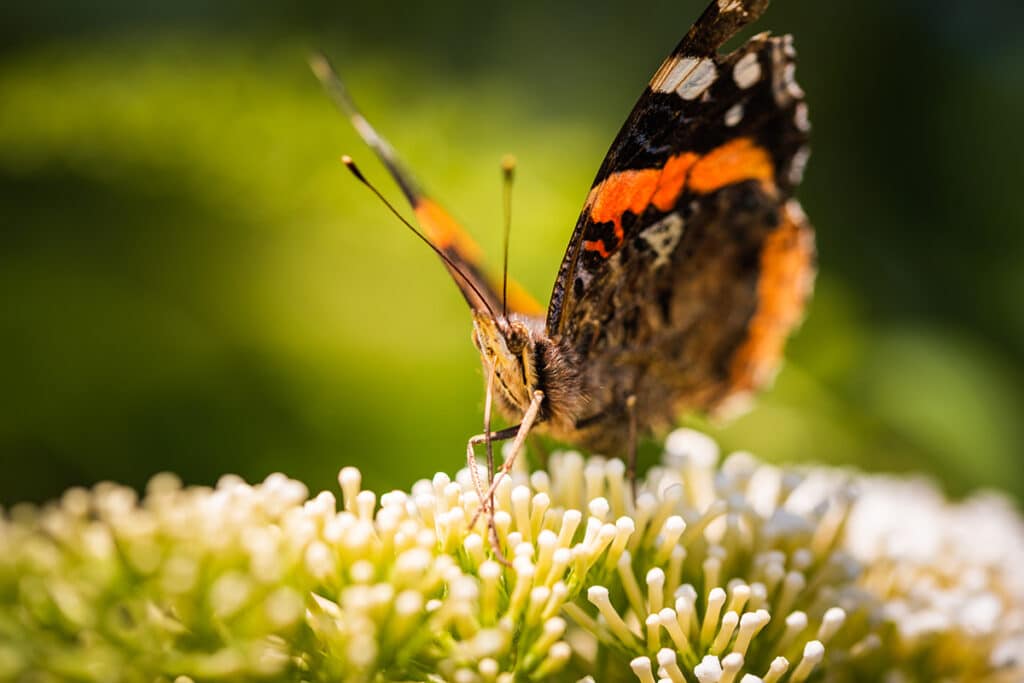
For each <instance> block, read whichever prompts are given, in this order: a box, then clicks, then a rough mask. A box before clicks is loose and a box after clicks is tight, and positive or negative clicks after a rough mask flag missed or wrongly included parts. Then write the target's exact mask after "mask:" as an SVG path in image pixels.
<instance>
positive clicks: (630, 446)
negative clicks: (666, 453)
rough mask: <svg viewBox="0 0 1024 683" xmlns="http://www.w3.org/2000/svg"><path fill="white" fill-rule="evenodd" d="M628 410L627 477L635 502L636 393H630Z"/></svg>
mask: <svg viewBox="0 0 1024 683" xmlns="http://www.w3.org/2000/svg"><path fill="white" fill-rule="evenodd" d="M626 412H628V413H629V432H628V436H627V439H628V440H627V442H626V478H627V479H628V480H629V488H630V491H631V492H632V494H633V502H634V503H635V502H636V450H637V443H636V395H635V394H630V395H629V396H628V397H627V398H626Z"/></svg>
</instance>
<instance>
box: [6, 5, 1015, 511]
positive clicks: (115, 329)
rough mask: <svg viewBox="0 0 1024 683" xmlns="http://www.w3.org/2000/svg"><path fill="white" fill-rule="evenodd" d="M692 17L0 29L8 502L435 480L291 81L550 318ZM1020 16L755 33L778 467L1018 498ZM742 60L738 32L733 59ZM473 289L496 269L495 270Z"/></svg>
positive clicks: (634, 14) (781, 10)
mask: <svg viewBox="0 0 1024 683" xmlns="http://www.w3.org/2000/svg"><path fill="white" fill-rule="evenodd" d="M701 9H702V3H701V2H699V1H687V2H683V1H678V0H674V1H669V0H650V1H648V2H643V3H637V2H632V3H616V2H610V1H602V2H593V1H584V0H574V1H572V2H561V3H557V4H556V3H542V2H535V1H530V2H520V3H504V4H501V5H494V6H491V7H488V8H486V9H483V8H482V7H481V6H480V5H479V4H478V3H476V2H469V1H468V0H462V1H460V2H448V3H444V4H437V3H424V4H422V5H421V4H418V3H408V4H406V3H396V2H383V3H380V2H378V3H358V4H356V3H345V2H336V3H328V2H298V3H268V2H262V1H257V2H240V1H238V0H234V1H227V2H220V3H206V2H198V1H195V0H190V1H186V2H175V3H157V2H152V1H148V2H113V1H107V2H96V3H88V4H84V3H83V4H72V3H64V2H56V1H54V0H42V1H39V2H33V3H6V4H5V5H4V6H3V8H2V9H0V216H2V224H0V225H2V229H0V387H2V392H0V465H2V467H0V473H2V474H0V502H2V503H3V504H9V503H11V502H13V501H18V500H38V499H45V498H48V497H52V496H55V495H57V494H58V493H59V492H60V491H61V490H62V489H63V488H65V487H67V486H69V485H73V484H88V483H92V482H94V481H97V480H100V479H115V480H119V481H122V482H126V483H130V484H135V485H141V484H142V483H143V482H144V481H145V480H146V479H147V478H148V477H149V476H150V475H152V474H153V473H155V472H158V471H161V470H173V471H176V472H178V473H180V474H181V475H182V476H183V478H184V479H185V480H186V481H187V482H193V483H212V482H214V481H215V480H216V478H217V477H218V476H219V475H220V474H222V473H224V472H237V473H240V474H242V475H244V476H246V477H248V478H250V479H253V478H262V477H263V476H265V475H266V474H267V473H269V472H271V471H274V470H282V471H284V472H286V473H288V474H289V475H292V476H295V477H298V478H301V479H303V480H305V481H306V482H307V483H309V484H310V485H311V486H312V487H313V488H314V489H316V488H321V487H331V486H333V481H334V476H335V473H336V472H337V470H338V468H339V467H340V466H342V465H346V464H358V465H359V466H360V467H362V468H363V471H364V473H365V478H366V481H367V483H368V484H369V485H371V486H374V487H378V488H386V487H396V486H407V485H408V484H409V483H411V482H412V481H413V480H414V479H416V478H419V477H423V476H429V475H430V474H432V473H433V472H434V471H435V470H437V469H439V468H441V469H446V470H449V471H452V470H454V469H455V468H457V467H459V466H461V465H462V462H463V457H464V444H465V439H466V437H467V436H468V435H469V434H471V433H473V432H475V431H478V430H479V427H480V421H481V407H482V394H483V391H482V379H481V373H480V367H479V362H478V360H477V356H476V352H475V350H474V348H473V346H472V344H471V342H470V339H469V333H470V321H469V316H468V314H467V311H466V310H465V306H464V303H463V302H462V300H461V298H460V296H459V295H458V293H457V291H456V289H455V287H454V286H453V285H452V284H451V283H450V282H449V281H448V278H447V276H446V274H445V272H444V271H443V269H442V268H441V267H440V265H439V264H438V263H437V262H436V259H435V258H434V257H433V256H432V255H431V254H430V253H429V252H428V251H427V250H426V249H425V248H424V247H423V246H422V245H421V244H418V243H417V242H416V241H415V240H414V239H412V238H411V236H410V235H409V234H407V233H406V232H405V231H404V229H402V228H401V226H400V225H398V224H397V223H396V221H394V220H393V219H392V218H391V217H389V216H388V215H387V213H386V212H385V210H384V209H383V208H382V207H381V206H380V205H379V204H378V203H377V202H376V201H375V200H374V199H373V198H372V197H371V196H370V195H369V194H368V193H367V192H366V191H365V190H364V189H363V188H361V187H359V186H358V185H357V184H356V183H355V182H354V181H353V180H352V179H351V178H350V177H349V176H348V175H347V174H345V172H344V170H343V169H342V168H341V166H340V164H339V163H338V157H339V155H340V154H341V153H343V152H348V153H351V154H353V155H354V156H355V157H356V158H357V160H359V161H360V162H361V164H362V166H363V168H364V170H365V171H366V172H367V173H368V174H369V175H370V176H371V177H373V178H375V179H376V180H378V181H380V182H381V183H382V187H383V188H384V189H385V192H387V193H388V194H389V195H391V196H393V197H396V198H397V197H398V193H397V192H396V190H395V188H394V186H393V185H392V184H391V183H390V182H389V181H386V180H385V176H384V174H383V171H382V169H381V167H380V166H379V165H377V164H376V163H375V162H374V161H373V160H372V159H371V155H370V153H369V152H368V151H367V150H366V149H365V148H364V147H363V145H362V144H361V143H360V142H359V141H358V140H357V139H356V137H355V136H354V134H353V133H352V132H351V131H350V130H349V128H348V126H347V124H346V123H345V122H344V121H343V120H341V119H340V117H338V116H337V114H336V113H335V112H334V110H333V108H332V106H331V104H330V102H329V101H328V100H327V98H326V97H325V96H324V94H323V93H322V91H321V90H320V88H319V86H318V84H317V83H316V81H315V80H314V78H313V77H312V76H311V75H310V73H309V71H308V68H307V66H306V63H305V59H306V55H307V53H308V51H309V50H310V49H311V48H318V47H319V48H323V49H325V50H326V51H328V52H329V53H330V54H331V55H332V56H333V58H334V61H335V62H336V64H338V65H339V67H340V68H341V70H342V72H343V74H344V75H345V76H346V77H347V79H348V81H349V84H350V86H351V89H352V91H353V92H354V93H355V95H356V97H357V99H358V100H359V101H360V103H361V104H362V106H363V108H364V110H365V111H366V113H367V115H368V116H369V117H370V118H371V119H372V120H373V121H374V122H375V123H376V124H377V125H378V127H379V128H380V129H381V131H382V132H383V133H384V134H385V135H388V136H389V137H390V138H391V139H392V142H393V143H394V144H395V145H396V147H397V148H398V149H399V150H400V151H401V152H402V154H403V155H404V156H405V158H406V159H407V161H408V162H409V164H410V166H412V167H413V168H414V169H416V170H417V171H418V173H419V176H420V178H421V180H423V182H424V184H425V185H426V186H427V187H428V188H430V189H431V190H432V191H433V192H434V194H435V195H436V196H438V197H439V198H440V199H441V200H442V201H443V202H445V203H446V204H447V205H448V206H449V207H450V208H452V209H453V211H454V213H455V214H456V215H457V216H459V217H460V218H461V219H463V220H464V221H465V223H466V224H467V226H469V229H470V230H471V231H472V232H473V233H474V234H475V235H476V236H477V237H478V239H479V241H480V242H481V243H482V245H483V246H484V247H485V249H487V251H488V252H489V253H490V254H493V255H497V254H498V253H499V251H500V214H501V208H500V207H501V200H500V197H501V188H500V182H499V178H500V174H499V170H498V168H499V160H500V158H501V156H502V155H503V154H504V153H506V152H513V153H515V154H516V155H517V157H518V158H519V162H520V167H519V173H518V184H517V186H516V188H515V198H514V231H513V236H512V249H511V264H512V272H513V273H514V275H515V276H516V277H518V278H519V279H520V280H521V281H522V282H524V283H525V285H526V286H527V287H528V288H529V289H530V290H531V291H532V292H534V293H535V294H536V295H537V296H538V298H540V299H542V300H546V298H547V296H548V294H549V292H550V288H551V283H552V280H553V278H554V273H555V271H556V269H557V266H558V263H559V261H560V259H561V255H562V252H563V250H564V248H565V243H566V240H567V237H568V234H569V231H570V229H571V227H572V225H573V223H574V221H575V217H576V214H577V211H578V210H579V207H580V205H581V203H582V200H583V198H584V196H585V195H586V191H587V188H588V187H589V183H590V180H591V178H592V176H593V173H594V171H595V170H596V168H597V166H598V164H599V162H600V160H601V158H602V156H603V154H604V152H605V150H606V148H607V146H608V144H609V142H610V140H611V138H612V136H613V135H614V133H615V132H616V131H617V129H618V127H619V125H620V123H621V121H622V120H623V118H624V117H625V115H626V113H627V112H628V110H629V108H630V107H631V106H632V103H633V101H634V99H635V97H636V96H637V95H638V94H639V92H640V90H641V89H642V88H643V85H644V83H645V82H646V80H647V79H648V78H649V76H650V74H651V73H652V72H653V70H654V69H655V68H656V67H657V65H658V64H659V62H660V60H661V59H662V57H663V56H664V55H665V54H666V53H667V52H668V51H669V49H670V48H671V47H672V46H673V45H674V44H675V43H676V41H677V40H678V39H679V38H680V37H681V35H682V34H683V33H684V32H685V31H686V29H687V28H688V27H689V25H690V23H691V22H692V20H693V19H694V18H695V17H696V16H697V14H698V13H699V12H700V10H701ZM1022 25H1024V9H1022V8H1021V5H1020V3H1009V2H1008V3H1005V4H1004V5H998V4H993V3H953V2H925V1H924V0H866V1H864V2H857V3H818V2H807V1H804V2H795V1H784V0H779V1H777V2H776V3H775V4H774V6H773V7H772V8H771V9H770V10H769V12H768V14H767V15H766V16H765V17H764V18H763V19H762V21H761V22H759V24H758V25H757V27H756V30H758V31H760V30H768V29H770V30H772V31H774V32H776V33H784V32H791V33H793V34H795V36H796V43H797V47H798V50H799V52H800V56H801V62H800V68H799V71H798V76H799V79H800V82H801V84H802V85H803V87H804V89H805V90H806V91H807V93H808V101H809V103H810V106H811V118H812V123H813V125H814V133H813V142H814V155H813V157H812V159H811V164H810V167H809V169H808V173H807V176H806V180H805V183H804V186H803V188H802V191H801V195H800V196H801V199H802V200H803V203H804V206H805V208H806V210H807V213H808V214H809V215H810V217H811V219H812V220H813V222H814V223H815V225H816V227H817V230H818V244H819V249H820V271H821V273H820V277H819V280H818V287H817V295H816V298H815V300H814V304H813V306H812V308H811V310H810V313H809V317H808V319H807V322H806V324H805V326H804V328H803V330H802V331H801V332H800V334H799V336H798V337H797V338H795V339H794V341H793V343H791V344H790V346H789V351H788V358H789V360H788V363H787V364H786V366H785V368H784V370H783V371H782V373H781V374H780V376H779V378H778V381H777V383H776V386H775V388H774V389H773V390H772V391H770V392H769V393H768V394H767V395H765V396H764V397H763V399H762V400H761V401H760V402H759V404H758V406H757V408H756V409H755V410H754V411H753V412H752V413H750V414H749V415H747V416H745V417H743V418H742V419H740V420H738V421H736V422H734V423H732V424H730V425H727V426H724V427H717V426H710V427H709V428H711V429H712V431H713V433H715V434H716V435H717V436H718V437H719V438H720V439H721V440H722V442H723V444H724V446H725V447H726V448H739V449H747V450H751V451H755V452H757V453H758V454H760V455H762V456H764V457H767V458H772V459H779V460H782V459H785V460H799V461H812V460H813V461H825V462H831V463H854V464H858V465H860V466H862V467H867V468H871V469H877V470H906V469H919V470H924V471H927V472H930V473H933V474H935V475H937V476H939V477H941V478H942V480H943V481H944V482H946V484H947V485H948V486H949V488H950V489H951V490H952V491H954V492H963V491H965V490H968V489H970V488H973V487H977V486H982V485H994V486H998V487H1001V488H1003V489H1005V490H1009V491H1011V492H1012V493H1014V494H1016V495H1018V496H1020V495H1021V494H1022V493H1024V467H1022V466H1021V461H1022V456H1024V363H1022V361H1024V305H1022V303H1021V298H1022V294H1024V208H1022V207H1024V197H1022V190H1021V185H1022V181H1024V172H1022V164H1024V142H1022V133H1021V122H1022V121H1024V42H1022V41H1021V40H1020V38H1019V27H1020V26H1022ZM750 32H751V31H748V32H747V33H748V34H749V33H750ZM495 260H496V259H495Z"/></svg>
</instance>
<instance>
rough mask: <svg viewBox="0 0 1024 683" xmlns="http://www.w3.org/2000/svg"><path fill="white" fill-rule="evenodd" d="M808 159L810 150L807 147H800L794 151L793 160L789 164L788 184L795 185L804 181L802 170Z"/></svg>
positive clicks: (805, 166)
mask: <svg viewBox="0 0 1024 683" xmlns="http://www.w3.org/2000/svg"><path fill="white" fill-rule="evenodd" d="M810 157H811V150H810V149H808V148H807V147H801V148H800V149H798V150H797V151H796V154H794V155H793V160H792V161H790V162H789V182H791V183H793V184H794V185H797V184H799V183H800V181H801V180H803V179H804V169H805V168H807V160H808V159H809V158H810Z"/></svg>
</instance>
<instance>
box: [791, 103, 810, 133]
mask: <svg viewBox="0 0 1024 683" xmlns="http://www.w3.org/2000/svg"><path fill="white" fill-rule="evenodd" d="M793 123H794V125H796V128H797V130H800V131H803V132H804V133H806V132H807V131H809V130H810V129H811V121H810V119H808V118H807V104H806V103H804V102H797V105H796V109H795V110H794V112H793Z"/></svg>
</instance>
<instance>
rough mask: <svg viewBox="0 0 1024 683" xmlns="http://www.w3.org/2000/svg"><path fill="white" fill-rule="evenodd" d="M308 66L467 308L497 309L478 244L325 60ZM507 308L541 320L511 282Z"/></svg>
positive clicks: (496, 292)
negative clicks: (380, 167)
mask: <svg viewBox="0 0 1024 683" xmlns="http://www.w3.org/2000/svg"><path fill="white" fill-rule="evenodd" d="M310 65H311V66H312V68H313V72H314V73H315V74H316V75H317V77H318V78H319V79H320V81H321V82H322V83H323V84H324V87H325V88H326V89H327V92H328V93H329V94H330V95H331V97H332V99H334V101H335V103H336V104H337V105H338V107H339V109H341V111H342V112H343V113H344V114H345V115H346V116H347V117H348V118H349V120H350V121H351V123H352V126H353V127H354V128H355V130H356V132H357V133H358V134H359V136H360V137H361V138H362V139H363V141H364V142H366V144H367V145H369V147H370V148H371V149H372V150H373V151H374V153H376V155H377V158H378V159H380V161H381V163H383V164H384V167H385V168H387V170H388V172H389V173H390V174H391V177H392V178H394V180H395V182H396V183H397V184H398V186H399V188H400V189H401V190H402V194H404V195H405V198H406V199H407V200H408V202H409V204H410V205H411V206H412V209H413V212H414V213H415V214H416V220H417V222H418V223H419V224H420V227H421V228H422V229H423V233H424V235H425V236H426V237H427V239H428V240H430V242H431V243H433V244H434V246H436V247H437V248H438V249H439V250H440V251H442V252H443V253H444V255H445V256H446V257H447V258H448V259H449V261H450V263H451V265H449V264H448V263H446V264H445V267H446V268H448V271H449V273H450V274H451V276H452V279H453V280H454V281H455V284H456V285H458V287H459V290H460V291H461V292H462V295H463V297H465V299H466V302H467V303H468V304H469V306H470V308H472V309H473V310H474V311H479V312H481V313H487V312H492V313H493V312H495V311H500V310H502V308H503V307H502V302H501V294H500V293H501V281H500V280H498V279H497V278H493V277H489V276H488V275H487V273H486V271H485V269H484V267H483V254H482V251H481V249H480V247H479V246H478V245H477V243H476V242H475V241H474V240H473V238H472V237H470V236H469V233H467V232H466V231H465V230H464V229H463V228H462V227H461V226H460V225H459V223H458V221H456V220H455V219H454V218H453V217H452V216H451V214H450V213H448V211H446V210H445V209H444V207H442V206H441V205H440V204H439V203H438V202H436V201H435V200H433V199H431V198H430V197H429V196H428V195H427V193H426V192H424V191H423V189H422V188H421V187H420V185H419V183H417V182H416V179H415V178H414V177H413V175H412V174H411V173H410V172H409V171H408V170H407V169H406V168H405V165H404V164H403V163H402V161H401V160H400V159H399V158H398V154H397V153H396V152H395V150H394V148H393V147H392V146H391V144H390V143H389V142H388V141H387V140H386V139H384V137H383V136H381V135H380V134H379V133H378V132H377V130H376V129H375V128H374V127H373V126H372V125H371V124H370V122H369V121H368V120H367V119H366V117H365V116H363V114H362V112H360V110H359V108H358V107H356V104H355V102H354V101H353V99H352V97H351V95H350V94H349V92H348V89H347V88H346V87H345V85H344V83H343V82H342V81H341V79H340V78H339V77H338V75H337V73H336V72H335V70H334V68H333V67H332V66H331V65H330V63H329V62H328V60H327V58H326V57H325V56H324V55H320V54H317V55H314V56H313V58H312V59H311V62H310ZM506 308H507V310H509V311H514V312H517V313H522V314H524V315H531V316H537V315H542V314H543V312H544V309H543V307H542V306H541V305H540V304H539V303H538V302H537V300H536V299H534V298H533V297H532V296H530V295H529V293H527V292H526V290H525V289H523V287H521V286H520V285H519V284H518V283H517V282H514V281H509V283H508V301H507V305H506Z"/></svg>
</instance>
